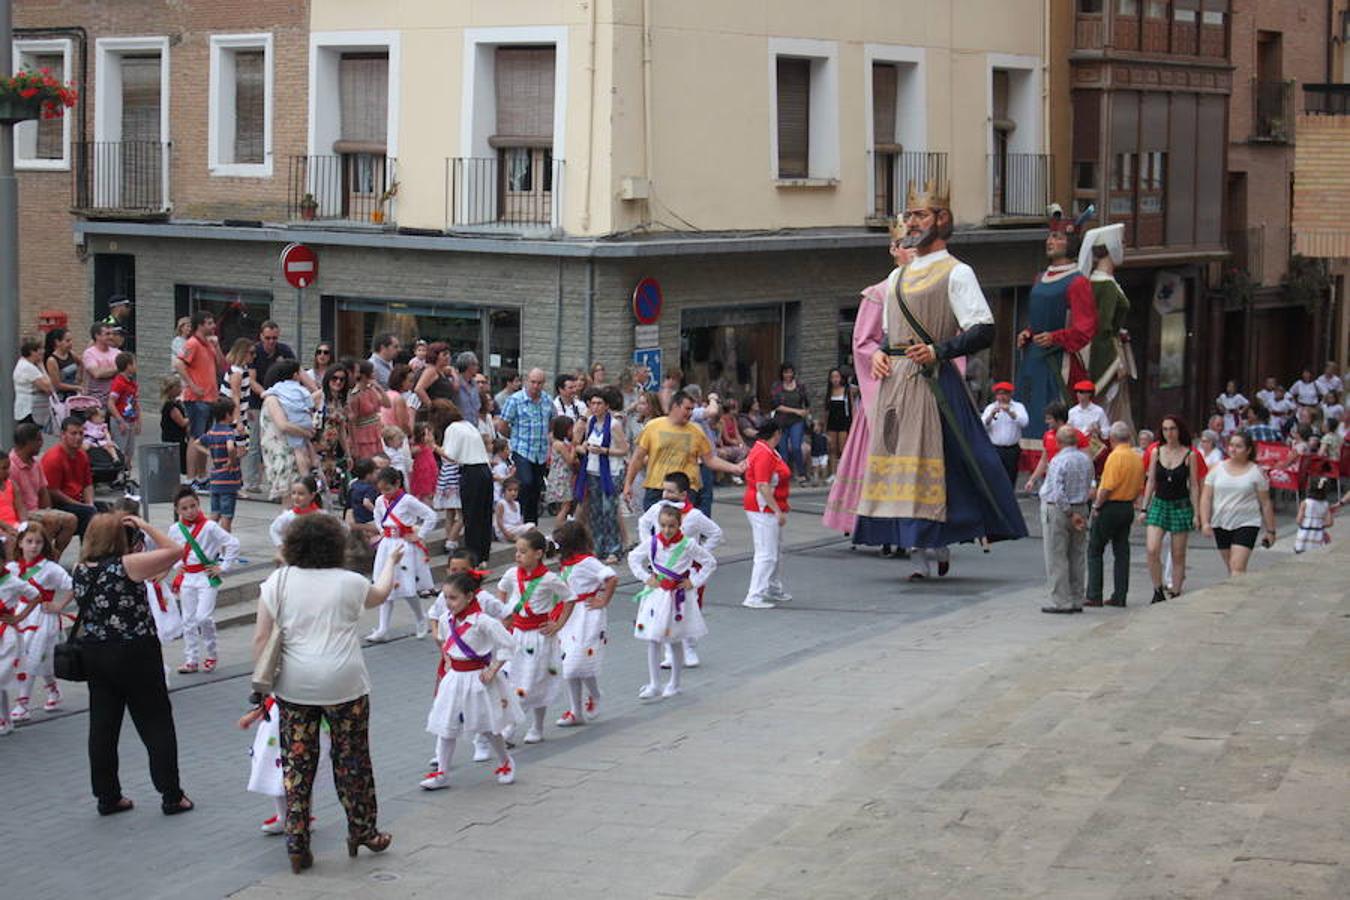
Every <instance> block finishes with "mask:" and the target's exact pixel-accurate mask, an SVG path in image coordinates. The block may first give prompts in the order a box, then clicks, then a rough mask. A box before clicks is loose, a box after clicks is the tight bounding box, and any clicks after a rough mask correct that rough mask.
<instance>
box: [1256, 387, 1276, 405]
mask: <svg viewBox="0 0 1350 900" xmlns="http://www.w3.org/2000/svg"><path fill="white" fill-rule="evenodd" d="M1256 399H1257V400H1260V401H1261V405H1262V406H1264V407H1265V408H1266V409H1270V405H1271V404H1272V403H1274V402H1275V391H1274V390H1269V391H1268V390H1266V389H1265V388H1262V389H1261V390H1259V391H1257V392H1256Z"/></svg>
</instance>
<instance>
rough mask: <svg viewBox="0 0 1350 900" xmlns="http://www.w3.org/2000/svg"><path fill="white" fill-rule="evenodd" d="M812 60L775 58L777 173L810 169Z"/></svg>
mask: <svg viewBox="0 0 1350 900" xmlns="http://www.w3.org/2000/svg"><path fill="white" fill-rule="evenodd" d="M810 123H811V60H809V59H788V58H784V57H779V59H778V177H779V178H806V177H807V173H808V172H809V171H810V168H809V165H808V163H809V160H808V158H807V150H808V147H809V146H810Z"/></svg>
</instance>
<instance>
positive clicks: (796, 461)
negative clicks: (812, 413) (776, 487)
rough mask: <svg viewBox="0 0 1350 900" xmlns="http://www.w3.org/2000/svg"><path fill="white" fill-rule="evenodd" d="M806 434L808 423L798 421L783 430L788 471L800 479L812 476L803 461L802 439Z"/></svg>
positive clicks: (784, 456) (784, 454) (784, 453)
mask: <svg viewBox="0 0 1350 900" xmlns="http://www.w3.org/2000/svg"><path fill="white" fill-rule="evenodd" d="M805 434H806V422H804V421H801V420H798V421H797V422H795V423H793V424H792V425H789V426H788V427H786V428H784V429H783V459H784V461H786V462H787V464H788V469H789V470H790V471H792V472H796V473H797V474H798V475H799V476H800V477H802V478H805V477H807V476H808V475H810V474H811V473H810V471H809V470H808V469H807V465H806V462H805V461H804V460H803V459H802V438H803V437H804V436H805Z"/></svg>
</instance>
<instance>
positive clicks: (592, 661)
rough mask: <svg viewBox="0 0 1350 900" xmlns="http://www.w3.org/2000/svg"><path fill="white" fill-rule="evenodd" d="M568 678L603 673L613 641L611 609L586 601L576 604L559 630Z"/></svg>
mask: <svg viewBox="0 0 1350 900" xmlns="http://www.w3.org/2000/svg"><path fill="white" fill-rule="evenodd" d="M558 643H559V645H560V646H561V649H562V674H563V677H564V678H594V677H596V676H597V675H599V674H600V663H601V662H602V661H603V660H604V658H605V645H606V644H607V643H609V608H608V607H605V608H604V609H590V608H588V607H587V606H586V603H585V601H582V602H580V603H574V604H572V615H570V616H568V618H567V624H566V625H564V626H563V628H562V631H559V632H558Z"/></svg>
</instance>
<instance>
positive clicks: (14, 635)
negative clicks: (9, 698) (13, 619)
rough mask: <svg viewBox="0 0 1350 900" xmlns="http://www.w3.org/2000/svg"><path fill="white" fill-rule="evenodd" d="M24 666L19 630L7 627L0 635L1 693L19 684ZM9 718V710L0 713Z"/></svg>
mask: <svg viewBox="0 0 1350 900" xmlns="http://www.w3.org/2000/svg"><path fill="white" fill-rule="evenodd" d="M22 666H23V642H22V641H20V640H19V630H18V629H17V628H15V627H14V626H13V625H7V626H5V633H4V634H0V691H4V690H8V689H9V688H10V687H11V686H12V685H13V684H16V683H17V682H18V678H19V673H20V672H21V671H22V668H21V667H22ZM0 715H4V716H8V715H9V710H4V711H3V712H0Z"/></svg>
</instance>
